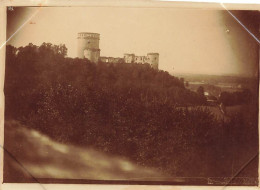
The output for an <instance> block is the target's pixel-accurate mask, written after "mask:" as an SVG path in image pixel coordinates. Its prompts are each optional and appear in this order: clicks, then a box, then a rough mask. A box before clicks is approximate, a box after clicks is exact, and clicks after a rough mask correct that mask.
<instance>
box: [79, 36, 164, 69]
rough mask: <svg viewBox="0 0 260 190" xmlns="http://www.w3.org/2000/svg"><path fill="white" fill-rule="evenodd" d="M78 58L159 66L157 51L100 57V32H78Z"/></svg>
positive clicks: (95, 61)
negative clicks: (142, 54) (137, 54)
mask: <svg viewBox="0 0 260 190" xmlns="http://www.w3.org/2000/svg"><path fill="white" fill-rule="evenodd" d="M77 39H78V58H81V59H83V58H87V59H88V60H90V61H91V62H94V63H97V62H98V61H101V62H104V63H119V62H125V63H138V64H144V63H148V64H150V65H151V67H152V68H154V69H158V67H159V53H148V54H147V56H136V55H135V54H128V53H126V54H124V58H120V57H100V49H99V40H100V34H98V33H89V32H80V33H78V38H77Z"/></svg>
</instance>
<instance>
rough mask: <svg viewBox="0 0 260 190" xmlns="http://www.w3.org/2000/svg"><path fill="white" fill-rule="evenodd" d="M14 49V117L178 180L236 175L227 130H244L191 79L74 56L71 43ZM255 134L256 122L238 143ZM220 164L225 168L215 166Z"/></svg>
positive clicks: (9, 97) (10, 108)
mask: <svg viewBox="0 0 260 190" xmlns="http://www.w3.org/2000/svg"><path fill="white" fill-rule="evenodd" d="M6 50H7V52H6V55H7V59H6V79H5V80H6V81H5V99H6V106H5V107H6V111H5V113H6V116H5V117H6V119H15V120H18V121H20V122H22V123H23V124H26V125H27V126H29V127H32V128H35V129H37V130H39V131H41V132H43V133H45V134H48V135H49V136H51V137H52V138H54V139H56V140H58V141H60V142H63V143H73V144H76V145H80V146H93V147H95V148H97V149H100V150H103V151H106V152H109V153H113V154H117V155H121V156H125V157H128V158H130V159H132V160H134V161H135V162H136V163H138V164H140V165H143V166H147V167H151V166H152V167H156V168H157V169H159V170H162V171H163V172H167V173H169V174H171V175H176V176H218V175H220V174H221V173H226V174H227V175H230V171H229V167H227V166H229V164H230V162H229V161H230V160H231V159H232V157H231V155H230V154H229V153H228V152H229V151H231V150H232V149H230V148H229V147H226V146H225V143H227V144H228V143H229V140H230V138H227V137H228V135H231V136H232V133H233V131H231V132H228V131H227V129H229V127H228V126H229V125H234V126H235V125H236V126H238V128H237V129H238V130H239V129H241V128H244V125H243V126H241V125H240V124H241V122H240V123H239V122H237V120H234V121H232V122H233V123H230V124H229V123H224V122H221V121H218V120H217V119H216V118H215V117H214V115H212V114H211V112H210V111H209V110H208V109H205V108H203V107H200V106H201V105H203V104H204V101H205V99H204V98H205V97H204V94H203V92H202V90H203V89H201V90H198V93H196V92H192V91H190V90H188V89H186V88H185V87H184V80H183V79H182V80H180V79H178V78H176V77H174V76H171V75H169V74H168V73H167V72H164V71H157V70H154V69H152V68H151V67H150V66H149V65H148V64H134V63H132V64H130V63H129V64H126V63H118V64H116V65H115V64H110V63H101V62H100V63H98V64H94V63H91V62H89V61H88V60H87V59H78V58H75V59H72V58H67V57H66V53H67V49H66V47H65V46H64V45H59V46H56V45H52V44H49V43H43V44H42V45H41V46H40V47H37V46H35V45H32V44H29V45H28V46H26V47H20V48H18V49H17V48H14V47H12V46H7V49H6ZM191 106H192V107H194V109H188V108H189V107H191ZM256 118H257V116H256ZM251 120H254V118H251ZM253 123H254V122H253ZM256 123H257V122H256ZM255 131H257V127H256V128H255V126H253V125H252V130H251V131H249V132H247V131H246V130H243V132H245V133H246V136H245V135H244V136H243V137H242V135H241V134H234V138H236V139H240V141H243V142H244V143H245V144H246V143H247V142H248V141H250V142H251V141H252V144H251V145H255V144H254V143H255V141H256V142H257V137H256V136H253V137H252V135H255ZM241 137H242V138H241ZM251 137H252V138H251ZM223 139H225V140H223ZM256 144H257V143H256ZM222 155H225V157H224V158H225V160H224V159H222V157H221V158H220V156H222ZM219 158H220V159H219ZM218 160H220V161H223V162H221V163H223V166H220V165H219V164H215V162H217V163H220V161H218Z"/></svg>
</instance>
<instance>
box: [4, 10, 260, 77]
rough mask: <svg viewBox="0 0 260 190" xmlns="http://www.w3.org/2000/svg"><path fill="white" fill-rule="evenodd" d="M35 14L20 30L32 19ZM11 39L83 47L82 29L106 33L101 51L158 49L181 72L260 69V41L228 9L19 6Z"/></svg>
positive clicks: (11, 16) (71, 52) (162, 60)
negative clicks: (259, 49) (79, 40)
mask: <svg viewBox="0 0 260 190" xmlns="http://www.w3.org/2000/svg"><path fill="white" fill-rule="evenodd" d="M32 15H34V16H33V17H32V18H31V20H30V21H29V22H27V23H26V24H25V25H24V26H23V27H21V28H20V30H18V31H17V29H18V28H19V26H21V25H22V24H23V23H24V22H25V21H26V20H28V18H30V17H31V16H32ZM15 31H17V32H16V33H15V35H13V37H12V38H11V39H10V41H9V42H8V44H11V45H14V46H16V47H19V46H25V45H28V44H29V43H33V44H36V45H40V44H42V43H43V42H50V43H52V44H60V43H63V44H65V45H66V47H67V48H68V56H69V57H75V56H76V54H77V53H76V52H77V33H78V32H94V33H100V49H101V56H112V57H123V54H124V53H135V54H136V55H146V54H147V53H149V52H158V53H159V54H160V57H159V68H160V69H162V70H166V71H169V72H173V73H174V72H176V73H197V74H242V75H248V76H252V75H255V74H256V73H257V71H258V45H257V43H256V41H255V40H254V39H253V38H252V37H251V36H250V35H249V34H248V32H247V31H246V30H245V29H244V28H243V27H242V26H241V25H240V24H238V23H237V22H236V21H235V20H234V19H233V18H232V17H231V16H230V15H229V14H228V13H227V12H226V11H219V10H199V9H176V8H124V7H114V8H112V7H60V8H57V7H56V8H54V7H50V8H40V9H39V8H19V9H17V8H15V10H14V11H13V12H12V13H10V12H8V31H7V33H8V37H10V36H11V35H12V34H13V33H14V32H15Z"/></svg>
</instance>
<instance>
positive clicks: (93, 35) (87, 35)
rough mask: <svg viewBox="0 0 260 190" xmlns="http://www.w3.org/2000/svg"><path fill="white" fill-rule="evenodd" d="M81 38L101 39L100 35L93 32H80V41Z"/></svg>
mask: <svg viewBox="0 0 260 190" xmlns="http://www.w3.org/2000/svg"><path fill="white" fill-rule="evenodd" d="M79 38H83V39H85V38H94V39H98V40H99V39H100V34H98V33H92V32H80V33H78V39H79Z"/></svg>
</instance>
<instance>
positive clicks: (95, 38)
mask: <svg viewBox="0 0 260 190" xmlns="http://www.w3.org/2000/svg"><path fill="white" fill-rule="evenodd" d="M99 37H100V35H99V34H97V33H87V32H80V33H78V58H81V59H83V58H87V59H88V60H90V61H91V62H94V63H97V62H98V60H99V57H100V49H99Z"/></svg>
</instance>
